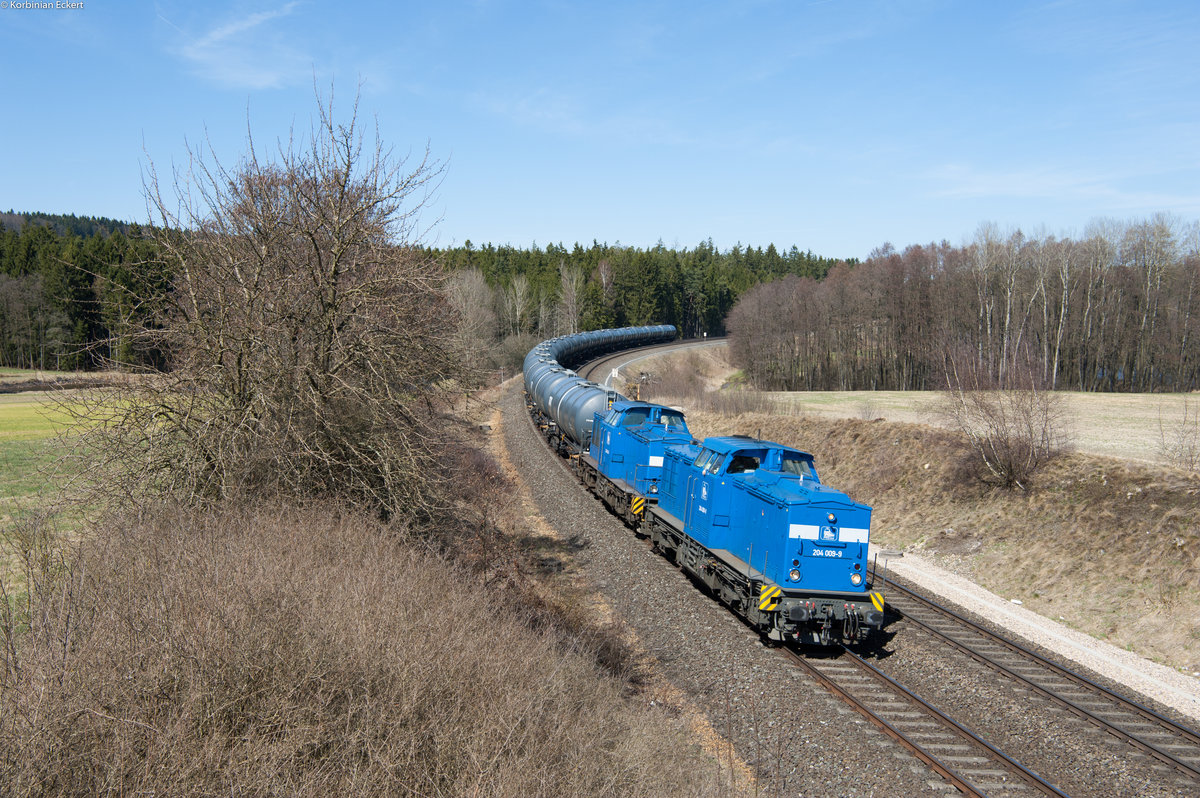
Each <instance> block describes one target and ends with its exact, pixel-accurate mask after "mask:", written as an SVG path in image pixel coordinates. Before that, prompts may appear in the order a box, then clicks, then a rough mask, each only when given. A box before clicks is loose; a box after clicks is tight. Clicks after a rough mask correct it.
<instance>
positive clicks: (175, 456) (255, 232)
mask: <svg viewBox="0 0 1200 798" xmlns="http://www.w3.org/2000/svg"><path fill="white" fill-rule="evenodd" d="M317 107H318V115H317V120H316V122H315V123H314V125H313V127H312V129H311V132H310V134H309V135H308V136H307V137H304V138H303V139H302V140H301V142H299V143H298V142H297V141H296V139H295V138H294V137H293V138H292V139H290V140H289V141H288V142H286V143H281V144H280V145H279V146H278V152H277V153H276V155H275V156H274V157H273V158H271V159H268V160H264V159H262V158H261V156H260V153H259V152H258V151H257V150H256V149H255V143H254V141H253V138H252V137H251V138H249V140H248V147H249V149H248V153H247V154H246V155H245V156H244V157H243V159H242V160H241V161H240V162H239V163H238V164H237V166H236V167H234V168H232V169H228V168H226V167H224V166H222V165H221V164H220V163H219V162H218V161H217V160H216V158H215V155H212V154H211V152H210V153H209V157H207V158H206V157H205V154H204V153H203V151H196V150H189V164H190V168H189V169H188V170H187V171H186V172H183V173H179V172H177V173H176V174H175V176H174V178H175V179H174V181H173V183H174V185H173V188H174V191H173V192H172V193H173V194H174V195H175V200H174V202H172V201H170V200H168V198H167V197H166V196H164V188H165V187H164V186H163V185H162V184H161V183H160V181H159V179H158V177H157V174H156V173H155V172H154V171H153V168H151V171H150V178H149V181H148V186H147V192H148V198H149V199H148V201H149V204H150V206H151V209H152V212H153V214H154V216H155V217H156V219H155V221H156V222H157V224H156V226H155V227H154V230H153V233H152V234H153V235H154V237H155V239H156V243H157V245H158V247H159V252H160V253H161V257H162V258H163V260H164V261H165V265H166V267H167V268H168V269H169V271H170V273H171V274H172V275H173V279H172V281H171V285H170V288H169V289H168V290H166V291H163V292H160V293H158V294H157V295H153V296H144V297H139V301H140V302H141V303H142V304H143V305H147V306H151V307H152V308H153V310H154V312H153V316H152V319H151V321H150V322H149V323H147V324H144V325H143V326H141V327H140V328H139V329H137V330H136V331H135V337H136V338H137V339H138V341H139V345H140V346H142V347H145V348H152V349H155V350H157V351H160V352H162V353H163V355H164V361H165V363H166V368H165V369H164V370H162V371H159V372H157V373H154V374H149V375H146V376H145V378H144V379H140V380H135V381H130V382H128V383H126V384H124V385H122V386H121V387H119V388H116V389H113V390H110V391H107V392H104V393H99V394H96V395H93V396H92V397H90V399H89V400H88V401H86V402H84V403H83V404H82V405H81V409H80V411H79V412H80V413H81V414H82V415H83V416H84V418H83V421H84V422H85V424H86V429H88V430H89V432H88V434H87V435H86V436H85V439H84V442H83V443H84V445H83V449H82V450H83V451H85V452H86V453H87V455H88V456H90V457H91V458H93V460H98V462H94V463H93V465H94V466H95V467H93V468H91V469H89V471H88V473H89V474H91V475H92V476H94V477H96V479H97V483H98V484H99V486H100V487H101V488H103V489H105V490H107V491H109V492H110V493H112V492H116V493H120V494H122V495H124V496H126V497H129V498H135V499H136V498H139V497H141V496H143V495H145V494H146V493H147V492H160V493H168V494H172V495H176V496H181V497H183V498H185V499H187V500H197V499H216V498H223V497H225V496H228V495H231V494H233V493H237V492H244V491H248V492H250V493H252V494H256V493H284V494H301V495H316V496H323V495H336V496H338V497H339V498H343V499H346V500H351V501H356V502H361V503H364V504H367V505H369V506H372V507H375V508H376V509H378V510H379V511H380V512H382V513H384V514H393V513H405V514H408V513H418V512H420V511H421V510H423V509H427V508H429V507H431V506H433V505H434V504H435V500H436V491H435V489H434V479H433V474H435V473H436V472H437V469H436V465H437V456H436V453H437V450H438V444H439V441H440V440H441V438H442V435H441V433H440V431H439V428H440V423H441V422H440V421H439V418H440V416H439V414H438V412H437V411H438V403H439V400H440V398H441V397H442V395H443V394H444V393H445V391H446V389H447V386H448V385H450V384H451V381H452V379H453V378H454V377H456V376H457V374H458V369H459V363H458V361H457V359H456V357H455V356H454V348H453V341H452V337H451V334H452V331H453V329H454V318H453V311H452V309H451V308H450V306H449V304H448V303H447V302H446V301H445V299H444V297H443V293H442V281H443V275H442V273H441V271H440V269H439V267H438V266H437V265H436V264H435V263H432V262H430V261H429V260H428V259H427V258H426V257H424V256H423V254H422V252H421V250H420V249H419V248H418V247H416V246H414V244H415V243H416V242H417V241H418V240H419V238H420V233H421V231H420V230H419V229H418V225H419V223H420V219H419V213H420V210H421V208H422V207H423V205H424V204H425V202H426V200H427V198H428V196H429V192H430V191H431V190H432V189H433V188H435V187H436V184H437V181H438V179H439V176H440V175H441V171H442V167H441V166H440V165H439V164H438V163H437V162H435V161H431V160H430V157H429V153H428V150H426V152H425V154H424V155H423V156H422V157H421V158H420V160H419V161H417V162H412V163H410V162H409V161H408V159H406V158H396V157H394V156H393V154H392V153H391V151H390V150H388V149H386V148H385V147H384V145H383V144H382V142H381V141H380V140H379V136H378V133H376V134H375V136H374V137H373V140H372V141H370V143H369V144H370V146H368V147H367V148H364V142H363V135H362V132H361V130H360V126H359V123H358V118H357V115H358V109H357V103H355V105H354V108H353V113H352V114H351V115H350V118H349V120H348V121H346V122H339V121H337V120H336V119H335V118H334V115H333V107H332V98H331V99H330V100H329V101H328V102H324V101H321V100H318V103H317Z"/></svg>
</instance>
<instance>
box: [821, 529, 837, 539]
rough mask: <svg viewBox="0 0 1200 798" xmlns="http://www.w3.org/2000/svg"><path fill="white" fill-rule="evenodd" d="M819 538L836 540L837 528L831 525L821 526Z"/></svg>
mask: <svg viewBox="0 0 1200 798" xmlns="http://www.w3.org/2000/svg"><path fill="white" fill-rule="evenodd" d="M821 540H837V529H835V528H834V527H831V526H823V527H821Z"/></svg>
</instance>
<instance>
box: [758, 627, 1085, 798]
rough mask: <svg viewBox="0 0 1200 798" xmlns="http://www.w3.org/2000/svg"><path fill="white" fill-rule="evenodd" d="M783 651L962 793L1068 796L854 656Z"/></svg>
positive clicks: (851, 654) (846, 653) (976, 794)
mask: <svg viewBox="0 0 1200 798" xmlns="http://www.w3.org/2000/svg"><path fill="white" fill-rule="evenodd" d="M780 652H781V653H782V654H783V655H784V656H785V657H787V658H788V659H789V660H791V661H792V662H793V664H795V665H797V666H799V667H800V668H802V669H803V670H804V671H806V672H807V673H808V674H809V675H810V676H811V677H812V678H814V679H815V680H816V681H817V682H818V683H820V684H821V685H822V686H824V687H825V688H826V689H827V690H829V691H830V692H832V693H833V694H834V695H836V696H837V697H838V698H841V699H842V700H843V701H845V702H846V703H847V704H849V705H850V706H851V707H852V708H853V709H854V710H855V711H856V712H858V713H859V714H861V715H863V716H864V717H865V718H866V719H867V720H869V721H870V722H871V723H872V724H874V725H875V726H876V727H877V728H879V729H880V730H881V731H882V732H883V733H884V734H886V735H887V736H888V737H891V738H892V739H893V740H895V741H896V742H897V743H899V744H900V745H901V746H902V747H904V748H905V749H907V750H908V751H909V752H910V753H912V754H913V755H914V756H916V757H917V758H918V759H920V760H921V761H922V762H924V763H925V764H926V765H928V766H929V768H930V769H932V770H933V771H934V772H935V773H937V774H938V775H940V776H941V777H942V778H944V779H945V780H946V781H947V782H949V783H950V784H951V785H953V786H954V787H956V788H957V789H958V790H959V791H961V792H962V793H963V794H965V795H974V796H982V795H992V796H995V795H1013V796H1017V795H1021V796H1024V795H1054V796H1063V795H1064V793H1063V792H1061V791H1059V789H1058V788H1057V787H1055V786H1054V785H1052V784H1050V783H1049V782H1047V781H1046V780H1045V779H1043V778H1042V777H1040V776H1039V775H1037V774H1036V773H1034V772H1033V771H1031V770H1029V769H1028V768H1026V767H1025V766H1024V765H1022V764H1021V763H1020V762H1017V761H1016V760H1015V759H1013V758H1012V757H1010V756H1008V755H1007V754H1005V753H1004V752H1002V751H1000V750H999V749H997V748H996V747H995V746H993V745H991V744H990V743H988V742H987V741H986V740H984V739H983V738H981V737H979V736H978V735H976V734H975V733H974V732H972V731H971V730H970V729H968V728H966V727H965V726H963V725H962V724H960V723H958V722H957V721H955V720H954V719H953V718H951V717H949V716H948V715H946V714H944V713H943V712H941V711H940V710H938V709H937V708H936V707H934V706H932V705H931V704H929V703H928V702H926V701H925V700H924V699H922V698H921V697H920V696H918V695H916V694H915V693H913V692H912V691H910V690H909V689H908V688H906V687H904V686H903V685H901V684H900V683H899V682H897V681H895V680H894V679H892V678H891V677H890V676H888V675H887V674H885V673H883V672H882V671H881V670H879V669H878V668H876V667H875V666H874V665H872V664H870V663H869V662H867V661H866V660H865V659H863V658H862V657H860V656H859V655H858V654H856V653H854V652H853V651H850V650H849V649H845V648H843V649H842V650H841V651H840V652H838V653H839V654H840V656H838V657H837V658H836V659H835V658H824V659H821V658H812V657H805V656H802V655H801V654H798V653H797V652H795V651H793V650H792V649H790V648H783V649H780Z"/></svg>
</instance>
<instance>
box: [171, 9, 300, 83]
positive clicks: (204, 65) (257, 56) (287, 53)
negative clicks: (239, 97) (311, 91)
mask: <svg viewBox="0 0 1200 798" xmlns="http://www.w3.org/2000/svg"><path fill="white" fill-rule="evenodd" d="M298 5H299V3H297V2H291V3H287V4H286V5H284V6H282V7H280V8H276V9H271V10H267V11H260V12H257V13H253V14H248V15H246V16H243V17H241V18H238V19H232V20H227V21H224V22H222V23H221V24H219V25H217V26H216V27H213V28H211V29H210V30H208V31H207V32H204V33H202V34H201V35H200V36H198V37H194V38H191V39H190V41H185V42H184V43H183V44H182V45H181V46H180V47H179V48H178V49H177V54H178V55H179V56H180V57H182V58H183V59H184V60H185V61H187V62H188V63H190V64H191V65H192V67H193V68H194V70H195V71H196V73H197V74H198V75H200V76H201V77H203V78H205V79H208V80H211V81H214V82H216V83H221V84H224V85H226V86H231V87H236V88H248V89H270V88H280V87H282V86H285V85H289V84H292V83H296V82H299V81H302V80H304V79H305V78H309V77H311V72H312V59H311V58H309V57H308V56H306V55H304V54H303V53H301V52H300V51H298V50H297V49H296V48H295V46H294V44H293V43H292V42H291V40H289V39H288V38H286V37H284V35H283V34H282V32H281V30H279V27H278V26H277V25H272V24H271V23H274V22H276V21H278V20H281V19H284V18H286V17H288V16H290V15H291V14H292V12H293V11H295V9H296V7H297V6H298ZM164 21H166V20H165V18H164ZM168 24H171V23H170V22H169V21H168ZM172 27H175V26H174V25H172ZM176 30H179V28H176ZM180 33H182V34H183V35H184V36H185V37H187V36H188V34H187V33H185V32H184V31H180Z"/></svg>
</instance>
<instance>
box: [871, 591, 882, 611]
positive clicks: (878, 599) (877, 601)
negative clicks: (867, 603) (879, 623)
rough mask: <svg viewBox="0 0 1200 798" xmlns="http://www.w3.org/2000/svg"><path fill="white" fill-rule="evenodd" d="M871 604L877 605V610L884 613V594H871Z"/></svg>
mask: <svg viewBox="0 0 1200 798" xmlns="http://www.w3.org/2000/svg"><path fill="white" fill-rule="evenodd" d="M871 603H872V604H874V605H875V609H877V610H879V611H880V612H883V594H882V593H872V594H871Z"/></svg>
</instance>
